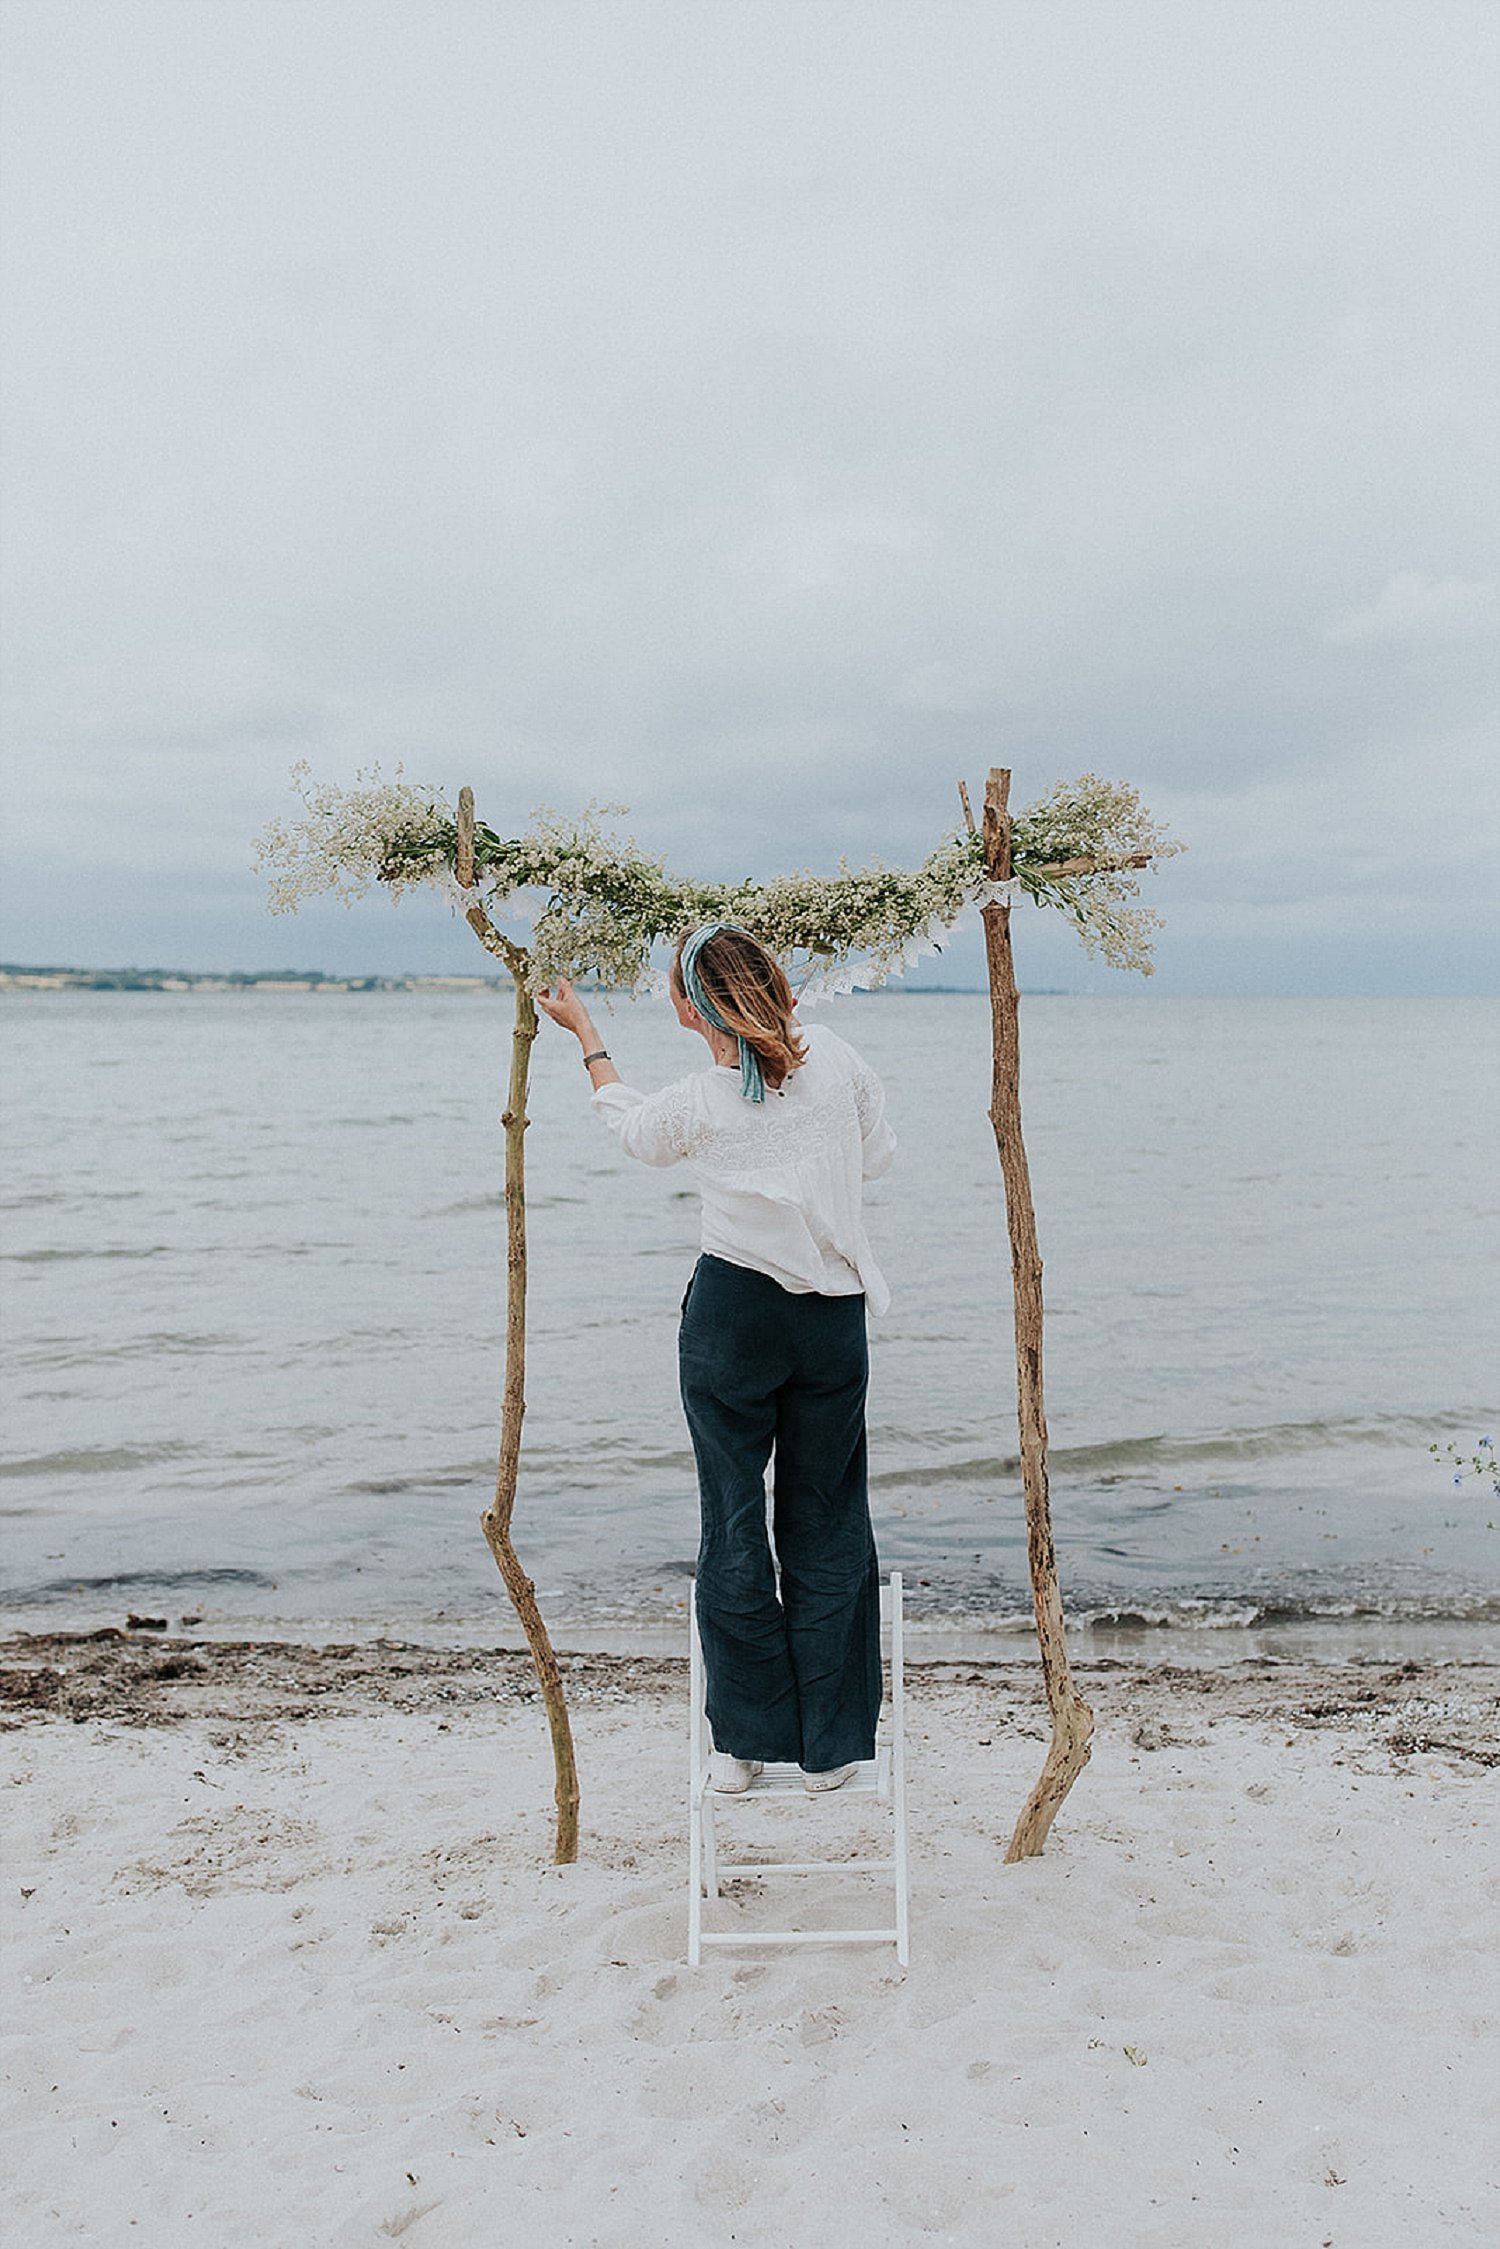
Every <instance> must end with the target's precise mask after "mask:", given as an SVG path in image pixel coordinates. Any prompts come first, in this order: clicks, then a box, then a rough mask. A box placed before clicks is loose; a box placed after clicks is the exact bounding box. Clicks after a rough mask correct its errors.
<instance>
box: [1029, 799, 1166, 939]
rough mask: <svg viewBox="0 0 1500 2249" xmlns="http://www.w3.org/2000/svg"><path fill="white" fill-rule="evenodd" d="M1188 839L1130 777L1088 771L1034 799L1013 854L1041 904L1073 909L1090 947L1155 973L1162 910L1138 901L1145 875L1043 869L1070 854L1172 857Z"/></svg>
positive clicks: (1070, 913) (1109, 870)
mask: <svg viewBox="0 0 1500 2249" xmlns="http://www.w3.org/2000/svg"><path fill="white" fill-rule="evenodd" d="M1185 848H1186V847H1185V846H1184V845H1183V844H1181V843H1179V842H1177V841H1176V839H1175V838H1174V837H1172V836H1169V835H1168V834H1167V832H1166V830H1165V829H1164V828H1162V827H1160V826H1159V825H1158V823H1157V822H1156V821H1154V820H1153V819H1152V818H1151V815H1150V814H1149V813H1148V812H1147V810H1146V807H1145V806H1144V805H1143V804H1142V802H1141V800H1140V796H1139V794H1138V792H1137V791H1136V790H1135V789H1133V788H1131V787H1130V785H1129V783H1128V782H1125V781H1102V780H1101V779H1100V778H1099V776H1098V774H1097V773H1080V775H1079V776H1078V779H1077V780H1076V781H1058V782H1056V783H1054V785H1053V787H1052V788H1050V789H1049V790H1048V792H1047V794H1046V795H1045V796H1044V797H1039V798H1038V799H1037V801H1036V803H1035V804H1032V805H1028V806H1027V808H1026V810H1025V811H1024V812H1023V813H1021V814H1020V816H1019V817H1018V818H1017V820H1016V822H1015V825H1014V827H1013V829H1012V831H1011V854H1012V858H1013V860H1014V864H1015V871H1016V875H1017V877H1018V878H1019V880H1020V882H1021V885H1022V887H1023V888H1024V889H1025V890H1027V891H1028V892H1029V893H1030V895H1031V896H1032V897H1033V898H1035V900H1036V902H1037V904H1038V905H1039V906H1056V907H1058V908H1060V909H1061V911H1062V912H1063V913H1065V914H1067V915H1068V917H1069V918H1070V920H1071V921H1072V922H1073V925H1074V927H1075V928H1076V929H1077V931H1078V934H1079V936H1080V937H1081V939H1082V940H1083V947H1084V951H1085V952H1087V953H1090V954H1095V953H1097V954H1099V955H1100V956H1101V957H1102V958H1103V959H1104V960H1105V961H1107V962H1108V964H1109V966H1110V967H1111V968H1133V969H1135V970H1137V971H1138V973H1139V974H1140V975H1142V976H1149V975H1150V974H1151V973H1152V970H1153V967H1154V965H1155V964H1154V962H1153V961H1152V958H1151V939H1152V933H1153V931H1155V930H1157V929H1159V928H1160V927H1161V916H1160V914H1156V913H1153V912H1152V911H1151V908H1150V907H1149V906H1140V905H1137V904H1136V903H1135V901H1136V899H1138V898H1139V896H1140V887H1141V886H1140V879H1139V875H1138V874H1137V873H1136V871H1135V870H1133V869H1131V868H1126V867H1115V868H1108V867H1107V868H1102V869H1100V870H1099V871H1098V872H1096V873H1092V874H1077V875H1050V876H1046V875H1042V874H1040V873H1039V872H1037V870H1039V869H1043V868H1047V867H1054V866H1057V865H1059V864H1060V863H1063V862H1065V861H1067V860H1069V859H1086V858H1096V859H1127V858H1130V857H1133V856H1135V855H1137V854H1140V853H1144V854H1145V855H1146V856H1147V857H1149V858H1150V859H1151V860H1153V861H1155V860H1158V859H1170V858H1173V857H1174V856H1175V855H1176V853H1177V852H1179V851H1182V850H1183V849H1185Z"/></svg>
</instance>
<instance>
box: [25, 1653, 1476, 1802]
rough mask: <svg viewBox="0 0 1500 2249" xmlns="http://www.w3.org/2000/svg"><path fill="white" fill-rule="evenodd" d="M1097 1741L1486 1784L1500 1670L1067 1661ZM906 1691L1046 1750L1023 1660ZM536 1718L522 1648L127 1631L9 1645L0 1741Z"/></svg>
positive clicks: (936, 1668) (671, 1697)
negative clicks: (92, 1727) (1178, 1739)
mask: <svg viewBox="0 0 1500 2249" xmlns="http://www.w3.org/2000/svg"><path fill="white" fill-rule="evenodd" d="M559 1660H560V1662H561V1665H562V1668H563V1675H564V1684H565V1686H566V1688H567V1691H568V1698H569V1702H570V1704H572V1705H575V1706H577V1707H579V1708H583V1707H587V1706H589V1705H598V1706H604V1705H608V1704H612V1703H621V1702H625V1701H643V1702H650V1703H652V1704H655V1705H661V1706H672V1705H680V1706H681V1707H682V1708H684V1709H685V1707H686V1698H687V1659H686V1657H685V1656H681V1655H667V1654H657V1653H649V1652H646V1651H644V1650H637V1651H635V1652H607V1651H601V1650H592V1651H581V1650H576V1649H561V1650H560V1651H559ZM1073 1669H1074V1673H1075V1676H1076V1678H1077V1681H1078V1684H1079V1686H1080V1689H1081V1690H1082V1692H1083V1693H1084V1695H1085V1697H1086V1699H1087V1700H1088V1701H1089V1702H1090V1703H1091V1704H1092V1705H1093V1706H1094V1709H1095V1713H1096V1722H1097V1724H1098V1726H1099V1727H1100V1728H1105V1727H1116V1728H1118V1727H1125V1728H1134V1729H1135V1731H1136V1732H1142V1731H1144V1732H1145V1733H1146V1734H1147V1735H1149V1736H1151V1737H1153V1738H1152V1740H1151V1741H1150V1742H1149V1743H1148V1744H1147V1745H1146V1746H1161V1745H1162V1744H1161V1743H1158V1742H1157V1741H1156V1740H1155V1737H1156V1736H1157V1735H1161V1736H1162V1742H1163V1743H1165V1742H1167V1741H1170V1739H1171V1727H1172V1724H1173V1723H1174V1722H1178V1723H1199V1724H1201V1723H1207V1724H1209V1725H1214V1724H1217V1723H1219V1722H1220V1721H1221V1720H1233V1721H1237V1722H1241V1723H1248V1724H1257V1725H1273V1726H1279V1727H1281V1728H1283V1729H1285V1728H1287V1727H1290V1728H1293V1729H1295V1730H1297V1731H1304V1730H1312V1731H1326V1730H1327V1729H1328V1728H1329V1727H1330V1726H1334V1727H1336V1728H1339V1729H1342V1730H1343V1731H1344V1732H1345V1733H1347V1734H1348V1735H1349V1737H1350V1739H1351V1741H1353V1742H1357V1743H1358V1745H1359V1747H1360V1748H1361V1749H1362V1750H1382V1751H1384V1752H1386V1753H1387V1754H1388V1755H1389V1756H1391V1757H1392V1758H1394V1759H1397V1760H1399V1759H1402V1758H1407V1757H1411V1756H1415V1755H1429V1754H1442V1755H1446V1756H1450V1757H1453V1758H1457V1759H1459V1760H1461V1761H1462V1762H1463V1763H1464V1764H1465V1765H1467V1766H1470V1767H1472V1768H1474V1769H1476V1770H1479V1769H1486V1768H1490V1767H1500V1664H1497V1663H1495V1662H1489V1661H1475V1660H1469V1661H1458V1662H1455V1661H1440V1662H1436V1663H1434V1662H1423V1661H1421V1660H1419V1659H1418V1658H1416V1657H1407V1658H1405V1659H1404V1660H1402V1661H1399V1662H1396V1663H1393V1664H1372V1663H1367V1662H1349V1663H1344V1664H1329V1663H1308V1662H1301V1663H1298V1662H1294V1661H1291V1660H1289V1659H1282V1658H1276V1657H1265V1656H1261V1657H1241V1658H1238V1659H1236V1660H1233V1661H1230V1662H1225V1663H1221V1664H1215V1665H1204V1664H1182V1663H1174V1662H1171V1661H1163V1660H1160V1659H1159V1658H1157V1657H1155V1656H1154V1655H1153V1656H1152V1657H1151V1658H1150V1659H1149V1660H1144V1661H1136V1662H1134V1663H1131V1662H1126V1661H1123V1660H1121V1659H1119V1658H1114V1657H1096V1658H1094V1659H1093V1660H1087V1659H1084V1660H1078V1659H1075V1661H1074V1665H1073ZM906 1673H907V1691H908V1694H909V1695H910V1697H911V1698H912V1701H913V1703H914V1705H915V1706H917V1707H918V1708H919V1709H920V1708H921V1706H922V1705H923V1703H924V1702H925V1701H926V1700H928V1699H936V1700H941V1697H942V1695H943V1693H944V1692H945V1691H946V1690H948V1689H952V1688H964V1689H982V1690H984V1691H985V1692H986V1693H987V1694H989V1695H990V1696H991V1697H992V1698H993V1720H994V1724H995V1726H996V1727H997V1728H1003V1727H1010V1728H1012V1729H1013V1730H1014V1731H1016V1732H1017V1733H1019V1734H1021V1735H1024V1736H1035V1737H1036V1738H1038V1739H1040V1738H1042V1735H1043V1734H1044V1732H1045V1704H1044V1702H1043V1699H1042V1694H1041V1681H1040V1671H1039V1665H1038V1663H1037V1661H1036V1659H1035V1656H1034V1654H1033V1656H1032V1658H1031V1660H1029V1661H1026V1660H1020V1659H1017V1658H1016V1657H1014V1656H1009V1655H1007V1656H1003V1657H999V1656H989V1657H985V1656H973V1655H968V1654H964V1655H957V1656H944V1655H933V1654H922V1653H920V1652H919V1653H917V1654H910V1653H909V1654H908V1658H907V1666H906ZM536 1702H539V1695H538V1691H537V1686H536V1680H535V1676H534V1674H533V1671H532V1668H531V1663H530V1659H529V1657H528V1656H527V1655H526V1653H525V1651H524V1650H521V1649H514V1648H503V1647H497V1646H494V1645H487V1646H473V1645H467V1646H431V1645H424V1644H422V1643H420V1642H417V1641H409V1640H395V1639H383V1640H367V1641H342V1642H308V1641H298V1640H285V1639H275V1640H222V1639H187V1638H181V1637H174V1636H169V1635H163V1634H157V1633H150V1634H146V1633H126V1632H122V1631H120V1630H118V1629H117V1628H115V1627H105V1628H104V1629H103V1630H101V1631H96V1632H92V1633H82V1634H72V1633H53V1634H23V1635H19V1636H12V1637H10V1638H7V1639H4V1640H0V1731H15V1730H17V1729H20V1728H25V1727H32V1726H36V1725H37V1724H41V1723H45V1722H47V1721H59V1720H62V1721H68V1722H71V1723H72V1724H74V1725H84V1724H88V1723H90V1722H94V1723H98V1724H105V1725H123V1726H138V1727H172V1726H178V1725H187V1724H191V1723H195V1722H200V1721H212V1722H214V1723H216V1724H222V1723H224V1722H226V1721H227V1722H233V1723H235V1724H237V1725H241V1726H244V1727H246V1728H247V1729H250V1730H252V1731H253V1730H256V1729H260V1728H265V1727H272V1726H281V1725H286V1724H292V1723H298V1722H301V1721H303V1720H306V1719H309V1718H315V1717H339V1718H349V1717H365V1718H370V1717H376V1718H378V1717H379V1716H380V1715H381V1714H383V1713H392V1714H402V1715H432V1714H434V1713H437V1714H440V1715H442V1714H452V1713H453V1712H454V1711H457V1710H462V1711H465V1712H468V1713H473V1712H482V1711H485V1710H490V1709H513V1708H515V1707H516V1706H518V1705H525V1704H527V1703H536Z"/></svg>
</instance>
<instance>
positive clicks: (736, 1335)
mask: <svg viewBox="0 0 1500 2249" xmlns="http://www.w3.org/2000/svg"><path fill="white" fill-rule="evenodd" d="M678 1362H679V1369H680V1373H681V1380H682V1403H683V1408H684V1411H685V1412H686V1414H687V1422H688V1429H689V1431H690V1432H691V1435H692V1440H693V1452H694V1455H695V1457H696V1459H697V1463H698V1491H699V1497H700V1499H701V1502H702V1511H703V1519H702V1538H701V1542H700V1545H699V1550H698V1632H699V1636H700V1638H701V1640H702V1643H703V1659H704V1668H705V1671H706V1673H707V1680H708V1718H709V1724H710V1726H711V1727H712V1729H713V1737H714V1746H715V1747H716V1748H717V1749H720V1750H724V1751H726V1752H727V1753H728V1754H729V1755H730V1756H731V1757H750V1758H755V1757H759V1758H762V1759H764V1760H765V1761H766V1762H767V1763H770V1762H772V1761H773V1760H775V1761H777V1762H783V1761H784V1762H787V1763H790V1764H796V1765H801V1766H803V1767H804V1768H805V1769H806V1770H807V1771H808V1772H828V1771H830V1770H831V1769H832V1768H833V1767H834V1766H836V1765H846V1764H849V1763H851V1762H852V1761H853V1760H854V1759H856V1758H864V1757H871V1756H873V1755H874V1752H875V1721H876V1719H877V1717H878V1716H879V1713H880V1691H881V1687H880V1581H879V1575H878V1571H877V1566H876V1560H875V1538H874V1533H873V1531H872V1530H871V1528H870V1509H869V1501H868V1498H867V1496H866V1491H865V1390H866V1387H867V1384H868V1379H869V1358H868V1348H867V1344H866V1338H865V1300H864V1298H863V1297H862V1296H797V1295H793V1294H792V1292H791V1291H790V1290H789V1289H784V1288H782V1287H781V1286H780V1284H779V1283H778V1282H776V1281H773V1280H771V1279H770V1277H769V1276H768V1275H767V1274H764V1273H753V1272H750V1271H748V1270H747V1269H746V1268H744V1267H743V1266H739V1265H730V1264H727V1263H726V1262H725V1261H724V1259H722V1258H718V1257H707V1256H705V1257H702V1258H700V1259H699V1261H698V1264H697V1266H696V1268H695V1270H694V1273H693V1278H692V1281H691V1283H690V1284H689V1287H688V1293H687V1295H686V1296H685V1297H684V1299H683V1307H682V1328H681V1332H680V1336H679V1341H678ZM773 1455H774V1459H775V1469H774V1478H773V1497H772V1518H771V1527H772V1532H773V1535H774V1537H775V1542H776V1562H777V1563H779V1565H780V1572H781V1586H780V1598H779V1599H778V1597H777V1584H776V1570H775V1567H774V1565H773V1563H772V1558H771V1549H770V1545H769V1542H768V1540H767V1536H766V1495H765V1472H766V1466H767V1463H768V1462H769V1461H770V1460H771V1459H772V1457H773Z"/></svg>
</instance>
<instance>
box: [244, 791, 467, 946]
mask: <svg viewBox="0 0 1500 2249" xmlns="http://www.w3.org/2000/svg"><path fill="white" fill-rule="evenodd" d="M354 779H355V786H354V787H353V788H352V789H340V788H338V787H336V786H335V785H334V784H333V783H331V782H327V781H315V780H314V779H313V777H312V772H311V769H310V768H309V766H308V765H307V763H306V761H305V760H301V761H299V762H298V763H297V764H296V765H294V766H293V767H292V786H293V788H294V789H295V790H296V792H297V794H298V796H299V797H301V799H302V802H303V804H304V805H305V806H306V808H307V817H306V819H305V820H292V821H287V820H271V821H268V822H267V824H266V826H265V827H264V828H263V829H262V830H261V832H260V834H259V835H258V836H257V838H256V857H255V864H256V866H257V867H259V868H262V869H264V870H267V871H269V873H270V876H271V883H270V889H269V893H268V895H267V900H266V903H267V905H268V906H269V908H270V910H271V912H272V913H273V914H293V913H295V912H296V910H297V908H298V907H299V906H300V905H302V904H303V902H304V901H305V900H306V899H308V898H316V897H318V896H320V895H321V893H322V892H324V891H326V890H331V891H332V892H333V893H334V895H335V897H338V898H342V899H343V901H344V904H345V905H346V906H352V905H353V904H354V901H355V900H356V898H362V897H363V896H364V894H365V892H366V891H367V890H368V889H369V887H370V884H371V883H372V882H374V881H375V880H376V879H377V877H378V878H380V879H383V880H386V881H388V882H389V883H390V885H391V894H392V896H393V897H397V898H399V897H400V895H401V892H402V890H403V889H404V888H405V887H406V885H407V884H408V883H414V882H434V881H437V880H439V879H440V877H439V867H440V861H439V860H438V858H437V857H436V856H435V855H434V853H433V852H432V851H431V850H430V849H427V848H424V847H425V846H430V844H431V842H432V839H433V838H434V837H435V836H438V835H440V834H448V835H451V834H452V832H453V821H454V815H453V809H452V807H451V806H450V805H448V804H445V803H444V801H443V799H442V798H441V797H440V796H439V795H438V793H437V791H436V790H435V789H428V788H421V787H419V786H418V785H417V784H416V783H415V782H412V781H406V780H403V779H402V769H401V767H400V766H399V765H398V766H397V768H396V774H395V778H394V780H390V781H383V780H382V779H381V777H380V768H379V766H378V765H372V766H371V767H370V768H369V770H368V771H367V772H360V773H357V774H356V775H355V777H354ZM450 857H451V852H450ZM388 868H389V869H390V870H391V872H390V873H389V874H388V873H387V869H388Z"/></svg>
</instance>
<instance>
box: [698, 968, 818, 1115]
mask: <svg viewBox="0 0 1500 2249" xmlns="http://www.w3.org/2000/svg"><path fill="white" fill-rule="evenodd" d="M691 934H692V932H691V931H688V932H687V933H686V934H685V935H684V936H682V937H679V938H678V940H677V950H676V952H675V953H674V954H673V956H672V989H673V991H674V992H677V993H679V994H680V995H682V996H683V997H684V998H685V997H687V986H686V984H685V982H684V980H683V974H682V948H683V946H684V945H685V944H686V943H687V941H688V937H689V936H691ZM696 967H697V974H698V978H699V981H700V982H701V984H702V986H703V990H704V995H705V997H706V998H707V999H709V1000H710V1001H711V1002H712V1003H713V1005H714V1007H715V1008H716V1009H717V1011H718V1013H719V1014H720V1015H721V1016H722V1018H723V1020H724V1025H725V1028H726V1029H727V1030H728V1031H730V1032H731V1033H732V1034H733V1036H734V1037H735V1038H740V1039H743V1040H744V1041H745V1043H746V1045H747V1046H751V1047H753V1048H754V1049H755V1052H756V1054H757V1055H758V1056H759V1057H760V1067H761V1074H762V1076H763V1077H764V1079H765V1081H766V1084H767V1085H768V1086H769V1087H770V1088H771V1090H772V1092H773V1093H774V1092H775V1091H776V1089H777V1087H778V1086H781V1085H784V1084H785V1082H786V1080H787V1079H788V1078H789V1077H790V1076H791V1074H792V1072H793V1071H794V1070H800V1069H801V1067H802V1065H803V1063H804V1062H805V1061H806V1060H807V1048H806V1047H805V1046H804V1045H803V1043H802V1039H801V1036H800V1034H799V1032H798V1030H797V1026H796V1024H795V1023H794V1022H793V1021H792V1011H793V1009H794V1008H795V1006H796V1004H797V1003H796V1001H795V1000H794V999H793V997H792V987H791V985H790V984H789V983H788V982H787V975H786V970H785V969H784V968H783V967H782V965H781V963H780V961H779V960H777V959H776V957H775V955H774V954H772V953H768V952H767V951H766V948H765V946H764V945H762V944H761V943H760V942H759V940H758V939H756V938H754V937H752V936H750V935H749V933H748V932H747V931H746V930H743V929H717V930H715V932H714V934H713V936H712V937H710V938H708V939H707V940H706V941H705V942H704V944H703V945H702V947H701V948H700V949H699V953H698V958H697V963H696Z"/></svg>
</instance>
